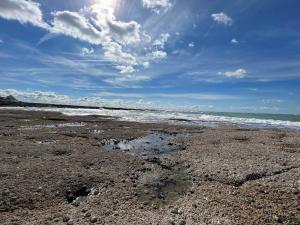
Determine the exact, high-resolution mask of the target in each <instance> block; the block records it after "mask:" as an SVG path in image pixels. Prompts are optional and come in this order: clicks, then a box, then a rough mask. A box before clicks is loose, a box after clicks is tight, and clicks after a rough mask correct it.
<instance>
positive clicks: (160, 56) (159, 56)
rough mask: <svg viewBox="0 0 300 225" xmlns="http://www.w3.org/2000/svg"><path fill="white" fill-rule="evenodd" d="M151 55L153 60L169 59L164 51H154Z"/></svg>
mask: <svg viewBox="0 0 300 225" xmlns="http://www.w3.org/2000/svg"><path fill="white" fill-rule="evenodd" d="M151 55H152V59H153V60H157V59H164V58H166V57H167V53H166V52H164V51H154V52H152V54H151Z"/></svg>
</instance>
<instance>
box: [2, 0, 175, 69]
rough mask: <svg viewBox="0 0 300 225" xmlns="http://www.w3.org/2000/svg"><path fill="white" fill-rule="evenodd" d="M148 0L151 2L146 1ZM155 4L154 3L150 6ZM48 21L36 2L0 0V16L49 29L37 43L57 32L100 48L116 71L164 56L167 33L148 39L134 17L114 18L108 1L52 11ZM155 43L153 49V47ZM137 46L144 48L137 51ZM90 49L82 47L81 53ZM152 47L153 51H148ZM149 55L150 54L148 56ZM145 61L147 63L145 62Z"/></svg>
mask: <svg viewBox="0 0 300 225" xmlns="http://www.w3.org/2000/svg"><path fill="white" fill-rule="evenodd" d="M150 2H152V3H151V4H152V5H151V4H150ZM145 4H146V5H147V6H149V7H150V6H151V7H152V6H159V5H160V6H161V7H168V6H169V4H171V3H169V1H155V2H153V1H147V3H145ZM154 8H156V7H154ZM52 15H53V20H52V22H51V24H50V25H48V24H46V23H45V22H44V21H43V18H42V12H41V10H40V4H39V3H35V2H33V1H31V0H28V1H27V0H0V17H3V18H5V19H16V20H18V21H20V22H21V23H32V24H34V25H36V26H39V27H43V28H45V29H46V30H48V31H49V32H50V33H49V34H47V35H45V36H44V37H43V38H42V39H41V40H40V42H39V44H41V43H43V42H44V41H47V40H49V39H51V38H55V37H56V36H58V35H66V36H69V37H72V38H75V39H78V40H81V41H84V42H87V43H89V44H92V45H97V46H101V47H102V48H103V56H102V59H105V60H106V61H109V62H110V63H111V64H112V65H113V66H114V67H115V68H116V69H117V70H119V71H120V73H128V74H129V73H133V72H135V71H136V70H137V68H138V67H144V68H147V67H149V66H150V63H151V60H155V61H157V60H158V59H162V58H165V57H166V56H167V54H166V53H165V52H163V51H158V50H161V49H164V47H165V43H166V42H167V41H168V38H169V37H170V35H169V34H168V33H164V34H161V35H160V37H159V38H158V39H157V40H155V41H154V42H153V43H151V39H152V38H151V37H150V35H148V34H147V33H146V32H145V31H142V30H141V25H140V24H139V23H137V22H136V21H128V22H127V21H120V20H117V18H116V16H115V13H114V8H113V7H111V6H110V5H109V4H100V3H98V4H97V3H96V4H93V5H91V6H89V7H85V8H83V9H81V10H80V11H79V12H71V11H67V10H66V11H56V12H53V13H52ZM153 47H155V49H153ZM141 48H143V49H145V51H141ZM93 51H94V50H91V49H87V48H83V49H82V52H81V53H82V55H87V54H92V53H93ZM153 51H157V52H154V53H152V52H153ZM149 55H151V56H152V57H149ZM147 63H148V64H147Z"/></svg>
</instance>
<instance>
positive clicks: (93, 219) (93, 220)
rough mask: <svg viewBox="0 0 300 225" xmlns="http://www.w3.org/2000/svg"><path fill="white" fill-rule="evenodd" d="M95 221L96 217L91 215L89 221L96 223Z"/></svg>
mask: <svg viewBox="0 0 300 225" xmlns="http://www.w3.org/2000/svg"><path fill="white" fill-rule="evenodd" d="M97 221H98V219H97V218H96V217H91V218H90V222H91V223H96V222H97Z"/></svg>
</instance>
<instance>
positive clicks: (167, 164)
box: [0, 110, 300, 225]
mask: <svg viewBox="0 0 300 225" xmlns="http://www.w3.org/2000/svg"><path fill="white" fill-rule="evenodd" d="M178 133H184V134H187V133H188V134H189V136H182V137H178V138H176V134H178ZM149 134H150V135H151V134H157V135H161V136H159V137H160V139H161V140H162V142H160V141H159V140H160V139H159V140H154V141H153V142H151V140H150V141H146V142H144V143H142V144H141V145H140V148H142V150H143V149H145V150H144V151H141V153H136V152H135V154H133V153H132V151H131V150H129V149H126V148H124V149H123V148H121V149H120V148H119V143H120V141H122V140H123V141H124V140H125V143H127V142H128V143H130V141H135V140H136V138H140V137H145V136H147V135H149ZM169 136H170V137H171V136H173V138H172V139H170V140H169V139H166V137H169ZM138 140H140V139H138ZM122 143H123V142H122ZM138 143H139V142H138ZM108 145H109V146H110V147H109V148H107V146H108ZM149 145H150V147H149V148H150V149H151V150H153V154H151V155H149V154H148V155H147V154H145V151H148V150H147V149H148V147H145V146H149ZM166 145H167V146H169V147H170V148H167V147H166ZM114 146H115V147H114ZM174 146H175V147H174ZM137 149H138V148H137ZM137 149H135V150H137ZM162 149H163V150H164V149H171V150H170V151H162ZM0 224H1V225H8V224H9V225H13V224H14V225H17V224H18V225H32V224H34V225H35V224H37V225H40V224H41V225H44V224H45V225H46V224H48V225H50V224H51V225H52V224H55V225H63V224H68V225H72V224H74V225H75V224H78V225H87V224H118V225H122V224H139V225H147V224H149V225H150V224H153V225H154V224H166V225H167V224H170V225H171V224H175V225H177V224H178V225H184V224H228V225H229V224H257V225H263V224H294V225H296V224H297V225H298V224H300V134H299V133H296V132H292V131H283V130H263V129H238V128H234V127H231V128H230V127H220V128H202V127H184V126H171V125H163V124H141V123H130V122H120V121H115V120H113V119H111V118H104V117H99V116H86V117H67V116H63V115H61V114H58V113H49V112H47V113H46V112H24V111H8V110H1V111H0Z"/></svg>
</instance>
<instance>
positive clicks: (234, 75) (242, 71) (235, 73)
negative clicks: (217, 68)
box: [218, 68, 248, 79]
mask: <svg viewBox="0 0 300 225" xmlns="http://www.w3.org/2000/svg"><path fill="white" fill-rule="evenodd" d="M247 73H248V72H247V71H246V70H245V69H242V68H241V69H237V70H235V71H228V72H225V73H224V72H219V73H218V74H219V75H224V76H226V77H230V78H237V79H241V78H244V77H245V76H246V75H247Z"/></svg>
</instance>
